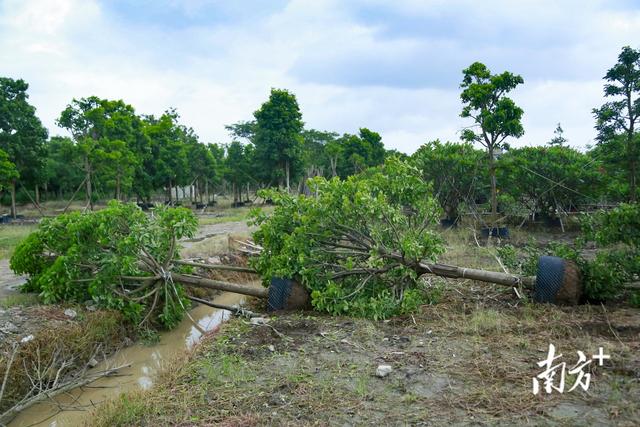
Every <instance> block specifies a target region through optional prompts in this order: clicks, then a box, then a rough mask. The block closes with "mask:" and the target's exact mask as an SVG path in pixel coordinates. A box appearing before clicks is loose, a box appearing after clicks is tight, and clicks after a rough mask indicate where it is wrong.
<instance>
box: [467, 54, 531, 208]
mask: <svg viewBox="0 0 640 427" xmlns="http://www.w3.org/2000/svg"><path fill="white" fill-rule="evenodd" d="M462 73H463V78H462V83H461V84H460V88H462V93H461V94H460V98H461V99H462V103H463V105H464V106H463V108H462V113H461V114H460V116H461V117H464V118H471V119H473V122H474V124H473V125H472V126H471V127H469V128H466V129H465V130H464V131H463V132H462V139H463V140H465V141H469V142H478V143H480V144H481V145H482V146H484V147H485V148H486V150H487V154H488V156H489V176H490V178H491V213H492V214H493V215H492V216H493V217H494V220H495V217H496V216H497V215H496V214H497V212H498V198H497V189H496V154H497V152H496V151H497V150H499V149H501V148H503V147H505V145H506V144H505V140H506V139H507V138H508V137H515V138H519V137H521V136H522V135H524V128H523V127H522V114H523V113H524V112H523V110H522V108H520V107H518V106H517V105H516V104H515V102H513V100H512V99H511V98H508V97H507V96H506V94H507V93H509V92H510V91H512V90H513V89H515V88H516V86H518V85H519V84H521V83H524V79H523V78H522V77H521V76H519V75H516V74H512V73H510V72H508V71H505V72H503V73H502V74H491V71H489V69H488V68H487V67H486V65H484V64H482V63H480V62H474V63H473V64H471V65H470V66H469V68H466V69H465V70H463V72H462Z"/></svg>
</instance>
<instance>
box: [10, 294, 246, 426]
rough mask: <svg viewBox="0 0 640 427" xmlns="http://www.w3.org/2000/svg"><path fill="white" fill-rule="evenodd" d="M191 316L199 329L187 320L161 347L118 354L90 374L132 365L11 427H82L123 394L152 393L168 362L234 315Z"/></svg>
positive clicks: (231, 298)
mask: <svg viewBox="0 0 640 427" xmlns="http://www.w3.org/2000/svg"><path fill="white" fill-rule="evenodd" d="M243 298H244V297H243V296H242V295H238V294H231V293H223V294H221V295H219V296H218V297H217V298H216V299H215V300H214V301H215V302H217V303H218V304H226V305H233V304H239V303H242V301H243ZM189 313H190V315H191V317H192V318H193V320H195V321H196V322H197V323H198V325H199V328H196V327H195V326H194V324H193V323H192V322H191V320H190V319H188V318H186V319H184V320H183V321H182V322H181V323H180V324H179V325H178V326H177V327H176V328H175V329H172V330H171V331H168V332H164V333H162V334H160V341H159V342H158V343H157V344H154V345H144V344H135V345H132V346H130V347H127V348H125V349H123V350H121V351H119V352H117V353H116V354H114V355H113V356H111V357H110V358H108V359H107V360H105V361H104V362H102V363H99V364H98V365H97V366H96V367H95V368H93V369H92V370H91V371H89V372H88V374H89V375H90V374H91V372H92V371H95V372H99V371H104V370H105V369H109V368H114V367H118V366H122V365H129V366H128V367H126V368H122V369H120V370H119V371H118V373H117V375H116V376H112V377H103V378H99V379H97V380H96V381H94V382H92V383H91V384H89V385H87V386H85V387H82V388H76V389H74V390H71V391H70V392H69V393H66V394H61V395H59V396H57V397H55V398H54V399H53V401H51V400H49V401H44V402H42V403H39V404H37V405H34V406H32V407H30V408H28V409H27V410H25V411H23V412H22V413H20V414H19V415H18V416H17V417H16V418H15V419H14V420H13V421H12V422H11V423H9V427H27V426H56V427H62V426H76V425H82V424H83V423H85V422H86V421H87V418H88V416H89V414H90V412H91V410H92V409H94V408H96V407H97V406H99V405H100V404H101V403H103V402H104V401H105V400H107V399H110V398H114V397H116V396H118V395H119V394H120V393H124V392H128V391H135V390H145V389H148V388H149V387H151V386H152V385H153V382H154V379H155V377H156V375H157V373H158V371H159V370H160V369H162V367H163V364H164V363H165V362H166V361H168V360H170V359H171V358H173V357H174V356H176V355H177V354H178V353H179V352H181V351H184V350H185V349H190V348H191V347H193V345H194V344H196V343H197V342H198V341H199V340H200V338H201V336H202V330H204V331H207V332H208V331H212V330H214V329H215V328H217V327H218V326H219V325H220V324H221V323H222V322H224V321H225V320H227V319H228V318H229V316H230V315H231V313H230V312H229V311H227V310H218V309H215V308H211V307H208V306H205V305H199V306H198V307H196V308H194V309H193V310H191V311H190V312H189Z"/></svg>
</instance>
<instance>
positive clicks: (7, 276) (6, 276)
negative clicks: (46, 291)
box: [0, 259, 27, 299]
mask: <svg viewBox="0 0 640 427" xmlns="http://www.w3.org/2000/svg"><path fill="white" fill-rule="evenodd" d="M26 281H27V278H26V277H25V276H16V275H15V274H13V271H11V269H10V268H9V260H8V259H0V299H3V298H5V297H6V296H7V295H11V294H15V293H17V292H18V290H17V287H18V286H20V285H22V284H23V283H24V282H26Z"/></svg>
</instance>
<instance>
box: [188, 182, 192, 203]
mask: <svg viewBox="0 0 640 427" xmlns="http://www.w3.org/2000/svg"><path fill="white" fill-rule="evenodd" d="M189 201H190V202H191V203H193V183H191V185H190V186H189Z"/></svg>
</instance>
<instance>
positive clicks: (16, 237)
mask: <svg viewBox="0 0 640 427" xmlns="http://www.w3.org/2000/svg"><path fill="white" fill-rule="evenodd" d="M36 228H37V226H36V225H0V259H5V258H10V257H11V254H12V253H13V250H14V249H15V247H16V246H17V245H18V243H20V242H21V241H22V239H24V238H25V237H27V236H28V235H29V234H30V233H31V232H32V231H34V230H35V229H36Z"/></svg>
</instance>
